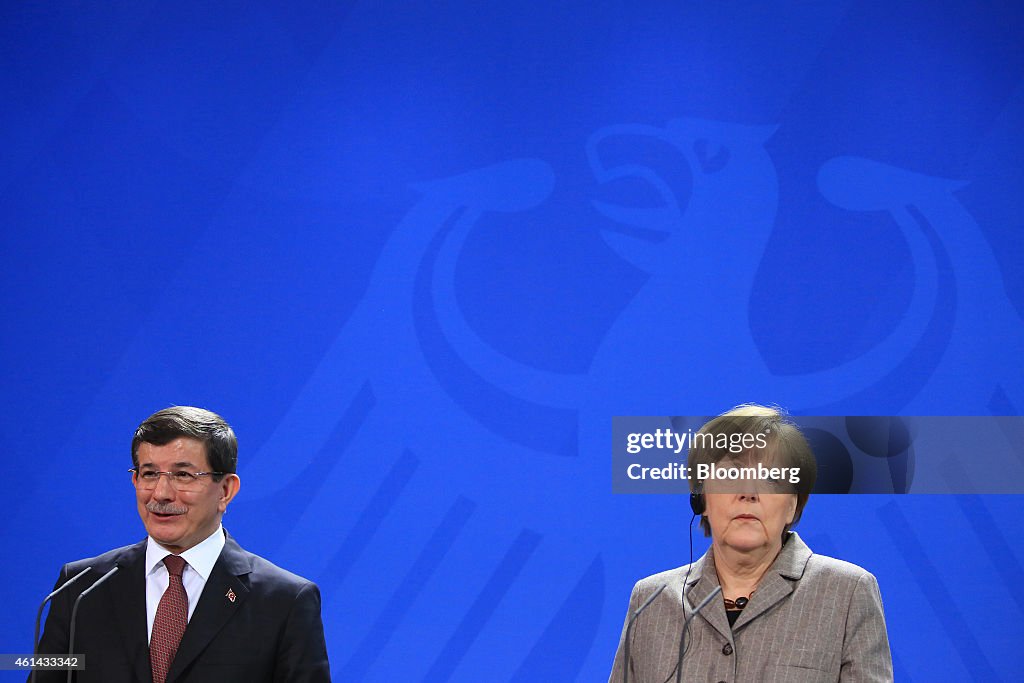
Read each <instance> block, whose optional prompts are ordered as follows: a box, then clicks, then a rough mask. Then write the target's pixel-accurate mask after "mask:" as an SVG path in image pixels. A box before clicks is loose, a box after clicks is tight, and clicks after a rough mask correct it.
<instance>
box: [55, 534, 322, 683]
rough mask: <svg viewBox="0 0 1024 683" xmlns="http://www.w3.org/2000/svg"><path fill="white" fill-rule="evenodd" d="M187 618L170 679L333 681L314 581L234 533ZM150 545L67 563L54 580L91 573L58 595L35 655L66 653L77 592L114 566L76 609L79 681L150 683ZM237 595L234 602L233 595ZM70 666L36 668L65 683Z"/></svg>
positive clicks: (181, 682)
mask: <svg viewBox="0 0 1024 683" xmlns="http://www.w3.org/2000/svg"><path fill="white" fill-rule="evenodd" d="M225 535H226V536H227V538H226V539H225V540H226V542H225V544H224V549H223V550H222V551H221V554H220V557H219V558H217V562H216V564H214V566H213V570H212V571H211V572H210V578H209V580H208V581H207V582H206V586H205V588H204V589H203V593H202V595H201V596H200V598H199V603H198V604H197V605H196V609H195V612H194V613H193V614H192V618H191V619H190V620H189V623H188V628H187V629H186V630H185V635H184V636H183V637H182V639H181V644H180V645H179V646H178V652H177V654H176V655H175V657H174V661H173V662H172V663H171V670H170V672H169V673H168V676H167V683H204V682H206V681H209V682H210V683H231V682H233V681H238V683H260V682H261V681H265V682H267V683H271V682H274V683H283V682H285V681H287V682H288V683H314V682H315V683H322V682H324V681H330V680H331V675H330V670H329V669H328V664H327V649H326V646H325V644H324V631H323V623H322V622H321V620H320V591H319V590H318V589H317V587H316V584H314V583H311V582H310V581H307V580H305V579H303V578H302V577H300V576H296V575H295V574H292V573H290V572H287V571H285V570H283V569H281V568H280V567H277V566H275V565H273V564H271V563H270V562H267V561H266V560H264V559H263V558H262V557H259V556H257V555H253V554H252V553H249V552H246V551H245V550H242V548H241V547H239V545H238V543H236V542H235V540H234V539H233V538H231V536H230V535H227V534H225ZM145 559H146V542H145V541H142V542H141V543H137V544H135V545H132V546H125V547H124V548H117V549H116V550H111V551H110V552H107V553H104V554H102V555H100V556H98V557H93V558H89V559H85V560H79V561H78V562H72V563H70V564H67V565H64V567H63V568H62V569H61V572H60V577H59V578H58V580H57V585H60V584H63V583H64V581H66V580H67V579H68V578H70V577H72V576H74V575H75V574H77V573H78V572H80V571H81V570H82V569H84V568H85V567H88V566H91V567H92V571H90V572H89V573H88V574H86V575H85V576H84V577H82V578H81V579H80V580H79V581H77V582H75V583H74V584H73V585H72V586H71V587H69V588H68V589H67V590H65V591H64V592H63V593H61V594H60V595H59V596H57V597H56V598H54V600H53V604H52V606H51V607H50V613H49V616H48V617H47V619H46V629H45V630H44V632H43V637H42V640H41V642H40V648H39V651H40V652H41V653H47V654H66V653H67V651H68V637H69V634H68V630H69V624H70V619H71V609H72V606H73V605H74V602H75V599H76V598H77V597H78V595H79V594H80V593H81V592H82V591H83V590H85V589H86V588H88V587H89V586H90V585H91V584H92V583H93V582H94V581H95V580H96V579H98V578H99V577H100V576H102V575H103V574H105V573H106V572H107V571H108V570H109V569H110V568H111V567H113V566H114V565H117V566H118V567H119V569H118V571H117V573H116V574H114V575H113V576H112V577H110V579H109V580H108V581H107V582H106V583H104V584H103V585H101V586H99V587H98V588H97V589H96V590H94V591H93V592H91V593H90V594H89V595H87V596H86V597H85V598H84V599H83V600H82V602H81V606H80V607H79V608H78V618H77V620H76V622H77V626H76V631H75V646H74V649H75V653H81V654H84V655H85V667H86V669H85V671H79V672H77V673H76V679H75V680H77V681H78V682H79V683H121V682H122V681H123V682H125V683H152V674H151V671H150V664H149V643H148V640H147V636H146V630H147V629H146V577H145V576H144V572H145ZM229 592H230V594H231V595H234V598H235V599H234V600H231V599H230V597H229ZM66 678H67V672H66V671H60V672H44V671H40V672H37V680H38V681H41V682H42V681H46V682H47V683H50V682H51V681H53V682H54V683H56V682H57V681H65V680H66Z"/></svg>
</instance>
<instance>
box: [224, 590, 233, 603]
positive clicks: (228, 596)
mask: <svg viewBox="0 0 1024 683" xmlns="http://www.w3.org/2000/svg"><path fill="white" fill-rule="evenodd" d="M224 597H225V598H227V599H228V600H230V601H231V602H234V601H235V591H233V590H231V589H230V588H229V589H228V592H227V593H225V594H224Z"/></svg>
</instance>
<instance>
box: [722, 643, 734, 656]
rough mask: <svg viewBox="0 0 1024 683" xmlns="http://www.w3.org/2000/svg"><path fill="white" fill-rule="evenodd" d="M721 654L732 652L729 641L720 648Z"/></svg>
mask: <svg viewBox="0 0 1024 683" xmlns="http://www.w3.org/2000/svg"><path fill="white" fill-rule="evenodd" d="M722 654H723V655H731V654H732V645H730V644H729V643H726V644H725V647H723V648H722Z"/></svg>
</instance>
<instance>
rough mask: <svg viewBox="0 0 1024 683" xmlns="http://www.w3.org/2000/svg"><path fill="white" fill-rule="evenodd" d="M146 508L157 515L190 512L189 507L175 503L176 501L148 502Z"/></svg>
mask: <svg viewBox="0 0 1024 683" xmlns="http://www.w3.org/2000/svg"><path fill="white" fill-rule="evenodd" d="M146 509H147V510H149V511H150V512H152V513H154V514H157V515H183V514H185V513H186V512H188V508H187V507H183V506H181V505H175V504H174V503H156V502H149V503H146Z"/></svg>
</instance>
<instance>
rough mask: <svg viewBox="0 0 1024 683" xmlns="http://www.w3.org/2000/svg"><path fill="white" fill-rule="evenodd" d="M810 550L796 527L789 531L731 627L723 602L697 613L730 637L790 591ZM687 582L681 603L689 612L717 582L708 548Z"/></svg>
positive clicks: (724, 635)
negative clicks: (682, 602) (773, 560)
mask: <svg viewBox="0 0 1024 683" xmlns="http://www.w3.org/2000/svg"><path fill="white" fill-rule="evenodd" d="M812 554H813V553H812V552H811V549H810V548H808V547H807V544H806V543H804V542H803V539H801V538H800V536H799V535H798V534H797V533H796V532H795V531H790V532H789V534H788V536H787V539H786V542H785V543H784V544H783V546H782V551H781V552H780V553H779V556H778V557H777V558H775V563H774V564H773V565H772V566H771V568H769V569H768V572H767V573H766V574H765V576H764V578H763V579H762V580H761V585H760V586H758V589H757V591H755V592H754V595H753V597H752V598H751V599H750V604H749V605H747V606H746V608H745V609H744V610H743V613H742V614H741V615H740V616H739V618H738V619H737V620H736V624H735V625H734V626H733V627H732V628H730V627H729V621H728V619H727V618H726V615H725V606H724V604H723V603H721V602H717V603H712V604H710V605H708V606H707V607H706V608H705V609H704V610H702V611H701V613H700V615H699V617H700V618H702V619H704V620H705V621H706V622H707V623H708V624H710V625H711V627H712V628H714V629H715V630H716V631H718V632H719V633H720V634H721V635H722V637H723V638H725V639H727V640H729V641H732V634H733V633H735V632H737V631H739V630H740V629H741V628H743V627H744V626H745V625H746V624H748V623H750V622H751V621H753V620H754V619H756V618H757V617H759V616H760V615H762V614H764V613H765V612H767V611H768V610H769V609H771V608H772V607H773V606H774V605H776V604H777V603H778V602H779V601H780V600H782V599H783V598H785V597H786V596H788V595H789V594H790V593H792V592H793V590H794V589H795V588H796V582H797V581H799V580H800V579H801V578H802V577H803V575H804V570H805V569H806V568H807V562H808V561H809V560H810V559H811V555H812ZM686 583H687V585H686V586H684V588H683V594H684V595H685V596H686V599H685V601H684V604H686V613H687V616H688V615H689V613H690V611H691V610H692V609H693V608H694V607H695V606H696V605H699V604H700V602H701V601H702V600H703V599H704V598H706V597H707V596H708V595H710V594H711V592H712V591H714V590H715V588H716V587H718V586H719V585H720V584H719V581H718V571H717V570H716V569H715V556H714V553H712V552H711V549H710V548H708V551H707V552H706V553H704V557H702V558H701V559H700V560H698V561H697V562H695V563H694V566H693V569H692V571H691V572H690V578H689V579H687V580H686Z"/></svg>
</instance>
